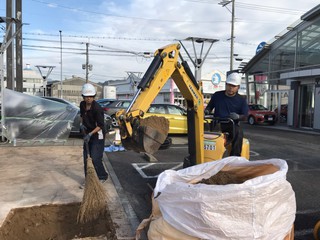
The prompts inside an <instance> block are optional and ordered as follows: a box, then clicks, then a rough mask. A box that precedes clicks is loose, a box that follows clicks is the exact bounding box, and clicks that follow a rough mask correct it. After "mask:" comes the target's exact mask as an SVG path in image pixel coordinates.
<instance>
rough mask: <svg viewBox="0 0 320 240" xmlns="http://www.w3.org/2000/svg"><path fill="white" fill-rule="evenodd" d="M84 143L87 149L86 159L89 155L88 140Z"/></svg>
mask: <svg viewBox="0 0 320 240" xmlns="http://www.w3.org/2000/svg"><path fill="white" fill-rule="evenodd" d="M84 144H85V146H86V150H87V159H88V157H89V156H90V153H89V143H88V142H85V143H84Z"/></svg>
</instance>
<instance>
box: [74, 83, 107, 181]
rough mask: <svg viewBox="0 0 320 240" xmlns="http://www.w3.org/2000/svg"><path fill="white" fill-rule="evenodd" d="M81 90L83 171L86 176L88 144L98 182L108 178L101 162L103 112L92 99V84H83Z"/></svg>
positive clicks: (93, 94)
mask: <svg viewBox="0 0 320 240" xmlns="http://www.w3.org/2000/svg"><path fill="white" fill-rule="evenodd" d="M81 92H82V97H83V101H81V103H80V116H81V124H80V131H81V132H82V133H83V134H84V138H83V140H84V145H83V160H84V173H85V176H86V175H87V172H86V170H87V156H88V153H87V147H86V144H88V147H89V154H90V157H91V158H92V162H93V165H94V168H95V170H96V173H97V176H98V178H99V180H100V182H102V183H103V182H105V181H106V180H107V179H108V173H107V172H106V170H105V168H104V166H103V163H102V159H103V152H104V142H105V134H106V132H105V127H104V112H103V109H102V108H101V106H100V105H99V104H98V103H97V102H96V101H95V100H94V99H95V96H96V89H95V87H94V86H93V85H92V84H90V83H86V84H84V85H83V86H82V91H81Z"/></svg>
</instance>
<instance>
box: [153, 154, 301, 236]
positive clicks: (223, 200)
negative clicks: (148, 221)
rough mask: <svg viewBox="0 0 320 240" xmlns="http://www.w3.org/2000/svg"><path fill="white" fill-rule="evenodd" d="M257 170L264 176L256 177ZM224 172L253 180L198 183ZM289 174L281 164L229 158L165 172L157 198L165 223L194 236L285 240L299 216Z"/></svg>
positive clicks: (271, 161)
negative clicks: (235, 182)
mask: <svg viewBox="0 0 320 240" xmlns="http://www.w3.org/2000/svg"><path fill="white" fill-rule="evenodd" d="M265 165H266V167H265ZM248 169H251V170H253V171H252V172H254V173H250V170H248ZM255 169H259V171H260V169H263V171H260V172H259V174H257V171H256V170H255ZM270 169H271V170H270ZM221 170H223V171H226V170H227V171H233V172H234V173H237V172H242V174H244V175H247V176H249V175H250V174H251V175H250V176H253V177H252V178H250V179H248V180H246V181H244V182H243V183H241V184H227V185H207V184H194V183H197V182H199V181H200V180H202V179H203V178H205V179H207V178H210V177H211V176H213V175H215V174H217V173H218V172H219V171H221ZM287 170H288V166H287V163H286V161H284V160H281V159H269V160H259V161H248V160H246V159H245V158H241V157H229V158H225V159H222V160H219V161H212V162H208V163H204V164H199V165H196V166H193V167H189V168H186V169H182V170H179V171H174V170H166V171H164V172H163V173H161V174H160V175H159V177H158V180H157V184H156V187H155V189H154V196H155V200H156V202H157V203H158V204H159V207H160V211H161V213H162V215H163V218H164V220H165V221H166V222H168V223H169V224H170V225H171V226H173V227H174V228H176V229H177V230H179V231H181V232H183V233H185V234H188V235H190V236H193V237H198V238H201V239H226V240H227V239H228V240H229V239H235V240H241V239H248V240H249V239H250V240H252V239H261V240H262V239H264V240H269V239H273V240H277V239H279V240H280V239H281V240H283V239H284V237H285V236H286V235H287V234H288V233H289V232H290V230H291V228H292V224H293V223H294V220H295V213H296V202H295V194H294V191H293V190H292V187H291V184H290V183H289V182H288V181H287V180H286V173H287Z"/></svg>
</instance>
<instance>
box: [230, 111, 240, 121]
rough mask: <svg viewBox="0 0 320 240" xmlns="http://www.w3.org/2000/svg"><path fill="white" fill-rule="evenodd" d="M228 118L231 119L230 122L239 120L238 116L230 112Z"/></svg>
mask: <svg viewBox="0 0 320 240" xmlns="http://www.w3.org/2000/svg"><path fill="white" fill-rule="evenodd" d="M229 118H231V119H232V120H239V118H240V116H239V114H237V113H235V112H232V113H230V115H229Z"/></svg>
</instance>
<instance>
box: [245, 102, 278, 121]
mask: <svg viewBox="0 0 320 240" xmlns="http://www.w3.org/2000/svg"><path fill="white" fill-rule="evenodd" d="M275 122H276V113H275V112H274V111H270V110H268V109H267V108H266V107H264V106H262V105H260V104H249V114H248V123H249V124H250V125H254V124H257V123H268V124H270V125H273V124H275Z"/></svg>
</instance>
